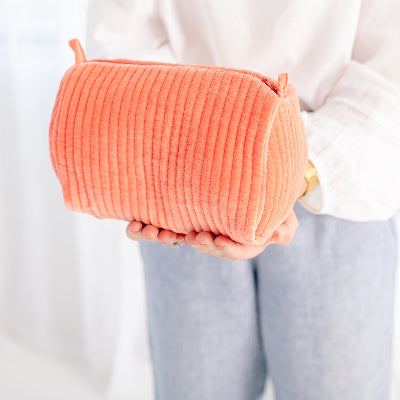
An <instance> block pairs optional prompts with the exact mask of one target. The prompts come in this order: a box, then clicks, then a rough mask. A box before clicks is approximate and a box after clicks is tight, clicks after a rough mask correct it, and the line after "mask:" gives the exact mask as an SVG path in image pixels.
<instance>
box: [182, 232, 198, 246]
mask: <svg viewBox="0 0 400 400" xmlns="http://www.w3.org/2000/svg"><path fill="white" fill-rule="evenodd" d="M196 236H197V232H196V231H191V232H189V233H187V234H186V235H185V244H187V245H193V244H195V243H196Z"/></svg>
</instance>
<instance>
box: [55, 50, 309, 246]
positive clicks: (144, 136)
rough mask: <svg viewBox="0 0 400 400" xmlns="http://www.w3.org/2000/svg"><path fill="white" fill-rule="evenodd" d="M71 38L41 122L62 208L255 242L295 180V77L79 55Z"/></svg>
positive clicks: (298, 146) (287, 202)
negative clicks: (65, 65) (72, 59)
mask: <svg viewBox="0 0 400 400" xmlns="http://www.w3.org/2000/svg"><path fill="white" fill-rule="evenodd" d="M71 46H72V44H71ZM76 46H77V44H76V43H75V47H74V46H72V47H74V49H75V51H76V55H77V64H76V65H74V66H72V67H71V68H69V69H68V70H67V72H66V73H65V75H64V77H63V79H62V81H61V84H60V88H59V91H58V94H57V98H56V102H55V106H54V109H53V113H52V117H51V122H50V129H49V146H50V155H51V162H52V166H53V169H54V171H55V173H56V175H57V177H58V179H59V181H60V183H61V186H62V193H63V197H64V202H65V205H66V206H67V207H68V208H69V209H71V210H76V211H81V212H85V213H88V214H91V215H94V216H96V217H98V218H114V219H121V220H126V221H130V220H139V221H142V222H144V223H145V224H153V225H156V226H158V227H160V228H165V229H170V230H172V231H175V232H181V233H188V232H190V231H192V230H195V231H198V232H199V231H210V232H213V233H214V234H215V235H219V234H224V235H227V236H229V237H230V238H232V239H233V240H235V241H237V242H240V243H246V244H261V243H264V242H265V241H266V240H267V239H268V238H269V236H270V235H271V234H272V232H273V231H274V230H275V229H276V228H277V226H278V225H279V224H280V223H281V222H283V220H284V219H285V218H286V217H287V216H288V213H289V212H290V210H291V209H292V207H293V205H294V202H295V201H296V197H297V195H298V194H299V190H300V186H301V184H302V182H303V179H304V178H303V177H304V172H305V167H306V163H307V142H306V136H305V132H304V127H303V123H302V120H301V115H300V108H299V101H298V97H297V94H296V90H295V88H294V86H293V85H291V84H287V86H286V85H285V86H286V87H285V88H282V85H280V84H281V82H276V81H274V80H272V79H270V78H267V77H264V76H262V75H261V74H258V73H255V72H252V71H245V70H238V69H231V68H222V67H214V66H195V65H184V64H165V63H158V62H144V61H130V60H91V61H86V59H85V58H84V55H83V58H82V57H81V56H80V53H79V48H78V47H76Z"/></svg>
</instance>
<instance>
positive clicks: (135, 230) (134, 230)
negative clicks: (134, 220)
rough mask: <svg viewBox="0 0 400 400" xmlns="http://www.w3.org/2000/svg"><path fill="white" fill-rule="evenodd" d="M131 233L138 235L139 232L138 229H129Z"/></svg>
mask: <svg viewBox="0 0 400 400" xmlns="http://www.w3.org/2000/svg"><path fill="white" fill-rule="evenodd" d="M129 230H130V231H131V232H132V233H138V232H139V231H140V228H131V229H129Z"/></svg>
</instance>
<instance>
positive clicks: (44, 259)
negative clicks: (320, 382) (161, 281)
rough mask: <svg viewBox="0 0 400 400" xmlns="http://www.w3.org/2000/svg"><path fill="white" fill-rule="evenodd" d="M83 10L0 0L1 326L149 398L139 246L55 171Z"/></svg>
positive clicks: (111, 390)
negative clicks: (65, 78) (77, 207)
mask: <svg viewBox="0 0 400 400" xmlns="http://www.w3.org/2000/svg"><path fill="white" fill-rule="evenodd" d="M85 11H86V1H82V0H59V1H54V0H36V1H33V0H0V88H1V91H0V129H1V139H2V140H1V145H0V163H1V168H0V187H1V192H0V330H1V331H2V332H6V333H7V334H9V335H12V336H13V337H15V338H18V339H20V340H22V341H23V342H25V343H27V344H29V345H31V346H34V347H35V348H37V349H40V350H41V351H43V352H46V353H48V354H52V355H56V356H59V357H61V358H64V359H70V360H75V361H76V362H79V363H82V364H83V365H86V366H87V367H88V368H89V369H90V370H91V371H92V376H93V385H95V386H96V388H97V390H98V392H99V393H101V394H102V396H104V398H107V399H117V398H118V399H122V398H126V399H128V398H129V399H140V400H146V399H151V398H152V391H153V389H152V375H151V367H150V361H149V359H150V358H149V350H148V342H147V330H146V323H147V322H146V315H145V306H144V285H143V275H142V265H141V260H140V256H139V253H138V248H137V245H136V244H135V243H133V242H131V241H129V240H128V239H127V238H126V237H125V227H126V225H127V223H125V222H121V221H111V220H98V219H96V218H93V217H91V216H88V215H83V214H79V213H76V212H72V211H69V210H67V209H66V208H65V206H64V204H63V200H62V194H61V188H60V185H59V183H58V181H57V179H56V176H55V174H54V172H53V170H52V167H51V164H50V157H49V151H48V124H49V121H50V114H51V110H52V106H53V103H54V100H55V96H56V92H57V89H58V84H59V81H60V79H61V77H62V74H63V72H64V71H65V70H66V69H67V68H68V67H69V66H70V65H72V64H73V62H74V57H73V53H72V50H71V49H70V48H69V46H68V43H67V42H68V39H70V38H73V37H78V38H80V40H81V42H82V44H83V46H84V47H85V31H84V26H85V17H86V16H85ZM398 276H399V279H398V280H400V274H398ZM399 287H400V285H399ZM398 297H399V296H398ZM399 313H400V307H399V306H397V313H396V318H397V319H396V329H397V334H396V353H395V360H396V366H395V368H396V376H395V379H394V386H393V388H394V391H396V390H397V392H396V393H397V394H396V397H393V398H395V399H399V398H400V391H399V385H400V371H399V363H398V362H397V360H400V344H399V338H400V318H399ZM21 379H23V378H21ZM396 385H397V386H396ZM0 397H1V393H0ZM33 397H35V398H36V397H37V396H35V394H33Z"/></svg>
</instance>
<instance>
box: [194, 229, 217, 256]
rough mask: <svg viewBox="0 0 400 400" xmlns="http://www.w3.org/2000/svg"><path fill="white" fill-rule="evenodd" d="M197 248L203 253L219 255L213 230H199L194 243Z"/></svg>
mask: <svg viewBox="0 0 400 400" xmlns="http://www.w3.org/2000/svg"><path fill="white" fill-rule="evenodd" d="M192 247H194V248H195V249H196V250H198V251H200V252H201V253H203V254H208V255H217V254H218V250H219V249H218V248H217V247H216V246H215V244H214V235H213V234H212V233H211V232H204V231H203V232H199V233H198V234H197V235H196V238H195V242H194V243H193V244H192Z"/></svg>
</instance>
